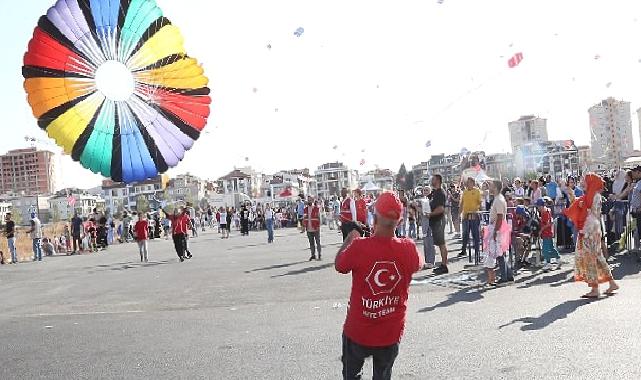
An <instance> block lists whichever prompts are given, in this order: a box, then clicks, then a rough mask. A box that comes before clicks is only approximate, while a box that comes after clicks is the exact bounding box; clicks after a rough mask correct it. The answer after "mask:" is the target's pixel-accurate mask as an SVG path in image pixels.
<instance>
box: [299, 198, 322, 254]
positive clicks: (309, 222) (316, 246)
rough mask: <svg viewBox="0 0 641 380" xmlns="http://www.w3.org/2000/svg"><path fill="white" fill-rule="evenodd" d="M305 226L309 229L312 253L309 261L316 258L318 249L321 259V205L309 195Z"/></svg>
mask: <svg viewBox="0 0 641 380" xmlns="http://www.w3.org/2000/svg"><path fill="white" fill-rule="evenodd" d="M302 222H303V228H305V231H307V239H309V250H310V251H311V252H312V255H311V256H310V257H309V261H312V260H316V251H318V260H319V261H320V260H321V243H320V207H318V205H317V204H316V203H315V202H314V201H313V199H312V197H307V205H306V206H305V208H304V209H303V221H302Z"/></svg>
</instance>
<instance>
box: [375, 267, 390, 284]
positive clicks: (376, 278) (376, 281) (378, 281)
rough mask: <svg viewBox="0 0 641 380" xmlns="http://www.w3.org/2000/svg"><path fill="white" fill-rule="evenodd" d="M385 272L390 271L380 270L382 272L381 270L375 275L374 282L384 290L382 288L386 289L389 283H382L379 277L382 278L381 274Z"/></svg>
mask: <svg viewBox="0 0 641 380" xmlns="http://www.w3.org/2000/svg"><path fill="white" fill-rule="evenodd" d="M383 272H389V271H388V270H387V269H380V270H379V271H378V272H376V274H375V275H374V282H375V283H376V285H378V286H380V287H381V288H382V287H384V286H385V285H387V283H385V282H381V280H380V279H379V277H380V276H381V274H382V273H383Z"/></svg>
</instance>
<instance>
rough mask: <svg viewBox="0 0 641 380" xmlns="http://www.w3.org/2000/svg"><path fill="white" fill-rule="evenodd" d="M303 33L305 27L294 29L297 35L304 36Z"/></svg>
mask: <svg viewBox="0 0 641 380" xmlns="http://www.w3.org/2000/svg"><path fill="white" fill-rule="evenodd" d="M303 33H305V29H303V28H302V27H299V28H298V29H296V31H294V35H295V36H296V37H300V36H302V35H303Z"/></svg>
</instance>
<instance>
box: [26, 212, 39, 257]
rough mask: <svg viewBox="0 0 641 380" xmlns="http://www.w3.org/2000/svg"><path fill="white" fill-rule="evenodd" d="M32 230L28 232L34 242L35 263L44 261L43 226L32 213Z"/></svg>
mask: <svg viewBox="0 0 641 380" xmlns="http://www.w3.org/2000/svg"><path fill="white" fill-rule="evenodd" d="M30 224H31V229H30V230H29V231H27V232H28V233H29V235H30V236H31V241H32V242H33V261H42V247H41V244H40V243H41V240H42V224H41V223H40V219H38V216H37V215H36V213H35V212H32V213H31V221H30Z"/></svg>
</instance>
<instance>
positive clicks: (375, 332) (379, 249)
mask: <svg viewBox="0 0 641 380" xmlns="http://www.w3.org/2000/svg"><path fill="white" fill-rule="evenodd" d="M402 212H403V206H402V204H401V201H400V199H399V198H398V196H396V195H395V194H394V193H391V192H385V193H383V194H381V196H380V197H378V199H377V201H376V205H375V214H374V235H373V236H372V237H366V238H361V237H360V234H359V233H358V231H356V230H352V231H351V232H350V233H349V235H348V237H347V239H346V240H345V241H344V242H343V246H342V247H341V248H340V250H339V251H338V254H337V255H336V259H335V261H334V266H335V268H336V271H338V272H339V273H342V274H348V273H350V272H351V273H352V290H351V296H350V301H349V309H348V311H347V317H346V319H345V324H344V326H343V356H342V362H343V378H344V379H360V378H361V371H362V369H363V364H364V361H365V358H367V357H370V356H372V357H373V364H374V371H373V372H374V373H373V375H374V376H373V378H374V379H390V378H391V377H392V366H393V365H394V361H395V359H396V356H397V355H398V348H399V342H400V340H401V337H402V335H403V331H404V329H405V317H406V314H407V299H408V292H409V286H410V281H411V280H412V275H413V274H414V273H416V272H417V271H419V270H420V269H421V268H422V267H423V263H424V260H423V256H422V255H421V254H420V253H419V252H418V249H417V248H416V244H415V243H414V241H413V240H412V239H405V238H397V237H396V236H395V230H396V226H397V225H398V222H399V220H400V219H401V216H402Z"/></svg>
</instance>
